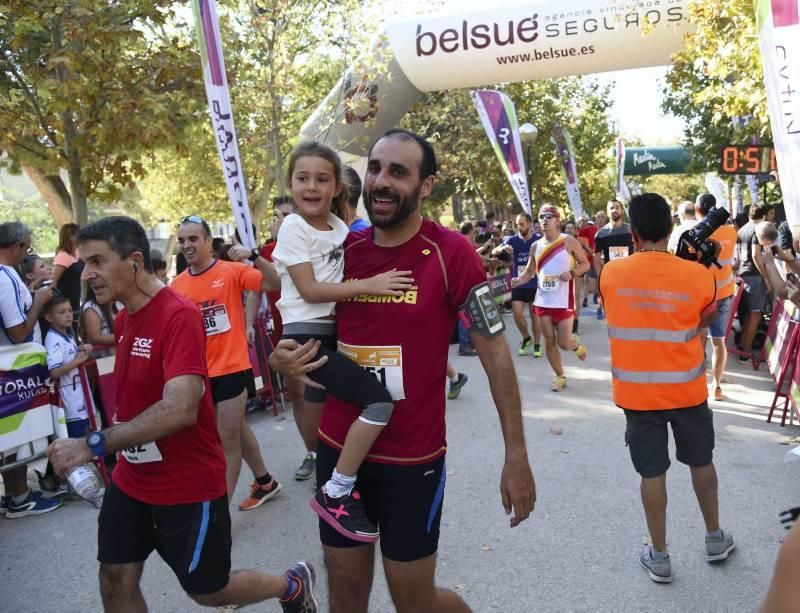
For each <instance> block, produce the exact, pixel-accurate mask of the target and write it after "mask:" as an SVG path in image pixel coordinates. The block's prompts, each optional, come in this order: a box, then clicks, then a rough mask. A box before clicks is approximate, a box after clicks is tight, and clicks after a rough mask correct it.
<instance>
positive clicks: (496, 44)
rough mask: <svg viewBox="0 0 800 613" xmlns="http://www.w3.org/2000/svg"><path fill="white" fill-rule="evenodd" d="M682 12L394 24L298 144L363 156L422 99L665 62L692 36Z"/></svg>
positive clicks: (545, 9)
mask: <svg viewBox="0 0 800 613" xmlns="http://www.w3.org/2000/svg"><path fill="white" fill-rule="evenodd" d="M487 4H491V3H487ZM687 4H688V0H571V1H570V2H564V1H563V0H539V1H537V2H526V3H525V4H519V5H517V6H509V7H497V8H495V7H488V8H486V9H484V10H482V11H479V12H472V13H463V14H441V15H433V16H421V17H417V18H413V19H407V20H402V21H396V22H392V23H390V24H388V25H387V26H386V29H385V31H384V32H383V33H381V34H380V35H379V36H378V37H376V39H375V40H374V41H373V44H372V47H371V49H370V52H369V54H367V55H365V56H363V57H362V58H360V59H359V60H358V61H356V62H355V65H354V66H353V67H352V68H350V69H349V70H348V71H347V73H346V74H345V75H344V77H342V79H341V80H340V81H339V82H338V83H337V85H336V86H335V87H334V88H333V90H332V91H331V92H330V93H329V94H328V96H327V97H326V98H325V99H324V100H323V102H322V103H321V104H320V106H319V107H318V108H317V110H316V111H315V112H314V114H313V115H312V116H311V117H310V118H309V119H308V120H307V121H306V123H305V124H304V125H303V128H302V129H301V137H302V138H304V139H314V140H321V141H323V142H326V143H327V144H328V145H330V146H332V147H334V148H336V149H338V150H340V151H342V152H344V153H349V154H352V155H356V156H363V155H366V153H367V150H368V148H369V146H370V144H371V143H372V142H373V141H374V139H375V138H377V137H378V136H379V135H380V134H382V133H383V132H384V131H386V130H388V129H390V128H392V127H394V126H395V125H397V124H398V123H399V121H400V119H401V117H402V116H403V115H404V114H405V113H406V112H407V111H408V110H409V109H410V108H411V107H412V106H413V105H414V103H415V102H416V101H417V100H418V99H419V98H420V96H422V93H423V92H428V91H436V90H442V89H454V88H467V87H481V86H484V85H488V84H491V83H502V82H512V81H524V80H531V79H547V78H552V77H562V76H568V75H583V74H590V73H597V72H606V71H612V70H624V69H628V68H641V67H645V66H660V65H665V64H669V63H670V58H671V56H672V54H673V53H674V52H676V51H678V50H680V49H681V48H682V46H683V37H684V35H685V34H686V33H687V32H689V31H690V27H691V26H690V24H689V22H688V13H687Z"/></svg>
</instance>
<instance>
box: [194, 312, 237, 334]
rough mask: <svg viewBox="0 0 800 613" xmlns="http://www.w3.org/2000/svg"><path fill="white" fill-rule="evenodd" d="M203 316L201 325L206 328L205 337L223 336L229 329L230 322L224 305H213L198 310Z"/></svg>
mask: <svg viewBox="0 0 800 613" xmlns="http://www.w3.org/2000/svg"><path fill="white" fill-rule="evenodd" d="M200 313H202V315H203V323H204V324H205V327H206V336H216V335H217V334H223V333H225V332H227V331H228V330H230V329H231V322H230V320H229V319H228V311H226V310H225V305H224V304H215V305H212V306H207V307H204V308H202V309H200Z"/></svg>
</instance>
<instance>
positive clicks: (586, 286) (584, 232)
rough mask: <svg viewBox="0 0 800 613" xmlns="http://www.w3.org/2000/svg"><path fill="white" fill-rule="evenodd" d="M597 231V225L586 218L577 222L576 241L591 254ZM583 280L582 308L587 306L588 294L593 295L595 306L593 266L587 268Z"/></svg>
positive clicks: (595, 285)
mask: <svg viewBox="0 0 800 613" xmlns="http://www.w3.org/2000/svg"><path fill="white" fill-rule="evenodd" d="M597 230H598V226H597V224H596V223H595V222H594V221H593V220H590V219H589V218H588V217H581V218H580V219H579V220H578V239H579V240H580V241H581V242H582V243H584V244H585V245H587V246H588V247H589V249H591V250H592V253H594V238H595V236H596V235H597ZM590 261H591V260H590ZM583 280H584V283H583V303H582V306H584V307H585V306H588V298H589V294H592V295H593V298H594V303H595V304H597V271H596V270H595V269H594V266H592V267H591V268H589V272H588V273H586V274H585V275H583Z"/></svg>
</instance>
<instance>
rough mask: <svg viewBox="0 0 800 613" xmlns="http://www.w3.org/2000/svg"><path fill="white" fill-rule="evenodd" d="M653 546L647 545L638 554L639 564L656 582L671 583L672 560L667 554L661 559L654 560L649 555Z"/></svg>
mask: <svg viewBox="0 0 800 613" xmlns="http://www.w3.org/2000/svg"><path fill="white" fill-rule="evenodd" d="M652 550H653V548H652V546H650V545H648V546H647V547H646V548H645V550H644V551H643V552H642V555H640V556H639V564H641V565H642V567H643V568H644V569H645V570H646V571H647V574H648V575H649V576H650V578H651V579H652V580H653V581H655V582H656V583H672V561H671V560H670V559H669V555H667V557H666V558H663V559H661V560H654V559H653V556H652V555H651V552H652Z"/></svg>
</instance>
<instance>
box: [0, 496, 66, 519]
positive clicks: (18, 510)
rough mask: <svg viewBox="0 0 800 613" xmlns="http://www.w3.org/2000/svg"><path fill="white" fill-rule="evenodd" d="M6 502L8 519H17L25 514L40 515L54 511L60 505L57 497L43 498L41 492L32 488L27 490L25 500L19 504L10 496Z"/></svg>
mask: <svg viewBox="0 0 800 613" xmlns="http://www.w3.org/2000/svg"><path fill="white" fill-rule="evenodd" d="M7 503H8V508H7V510H6V517H7V518H8V519H17V518H19V517H25V516H26V515H41V514H42V513H49V512H50V511H55V510H56V509H57V508H58V507H60V506H61V501H60V500H58V499H57V498H45V497H44V496H42V493H41V492H34V491H32V490H28V495H27V496H26V497H25V500H23V501H22V502H20V503H19V504H16V503H15V502H14V500H13V499H11V498H10V499H8V500H7Z"/></svg>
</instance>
